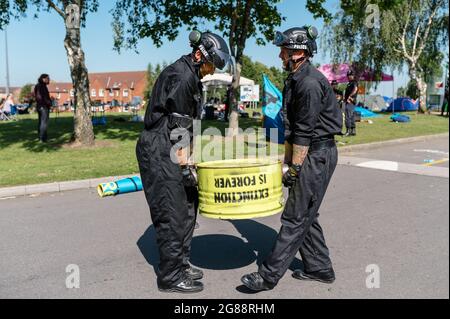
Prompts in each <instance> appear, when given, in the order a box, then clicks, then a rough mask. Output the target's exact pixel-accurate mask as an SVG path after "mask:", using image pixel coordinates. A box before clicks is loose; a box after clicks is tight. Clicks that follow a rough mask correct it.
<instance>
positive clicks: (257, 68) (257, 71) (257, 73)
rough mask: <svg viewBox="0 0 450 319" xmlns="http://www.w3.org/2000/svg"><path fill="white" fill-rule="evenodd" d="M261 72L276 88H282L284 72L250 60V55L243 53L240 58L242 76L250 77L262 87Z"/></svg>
mask: <svg viewBox="0 0 450 319" xmlns="http://www.w3.org/2000/svg"><path fill="white" fill-rule="evenodd" d="M263 74H265V75H267V76H268V77H269V79H270V81H272V83H273V84H274V85H275V86H276V87H277V88H278V89H280V90H281V89H283V86H284V80H285V78H286V73H285V72H284V71H282V70H281V69H277V68H275V67H270V68H269V67H268V66H266V65H265V64H263V63H261V62H257V61H255V62H254V61H252V60H251V59H250V57H248V56H246V55H244V56H243V58H242V76H244V77H246V78H249V79H252V80H254V81H255V84H258V85H259V87H260V89H261V90H262V89H263ZM260 96H262V95H260Z"/></svg>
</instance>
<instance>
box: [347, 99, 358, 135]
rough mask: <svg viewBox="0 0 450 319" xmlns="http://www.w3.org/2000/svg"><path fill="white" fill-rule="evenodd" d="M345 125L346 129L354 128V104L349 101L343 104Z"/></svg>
mask: <svg viewBox="0 0 450 319" xmlns="http://www.w3.org/2000/svg"><path fill="white" fill-rule="evenodd" d="M345 127H346V128H347V129H354V128H356V121H355V105H354V104H351V103H347V104H345Z"/></svg>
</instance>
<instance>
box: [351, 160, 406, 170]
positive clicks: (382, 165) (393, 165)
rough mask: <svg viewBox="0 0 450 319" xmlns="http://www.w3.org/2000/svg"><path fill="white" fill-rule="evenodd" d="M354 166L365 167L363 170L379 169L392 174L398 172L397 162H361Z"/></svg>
mask: <svg viewBox="0 0 450 319" xmlns="http://www.w3.org/2000/svg"><path fill="white" fill-rule="evenodd" d="M356 166H358V167H365V168H373V169H381V170H384V171H392V172H397V171H398V162H391V161H370V162H363V163H361V164H358V165H356Z"/></svg>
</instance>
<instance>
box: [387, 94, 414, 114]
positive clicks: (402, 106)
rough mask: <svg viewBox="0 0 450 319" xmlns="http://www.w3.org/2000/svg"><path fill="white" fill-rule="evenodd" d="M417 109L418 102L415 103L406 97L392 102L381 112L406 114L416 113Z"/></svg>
mask: <svg viewBox="0 0 450 319" xmlns="http://www.w3.org/2000/svg"><path fill="white" fill-rule="evenodd" d="M418 109H419V100H417V101H415V100H412V99H410V98H407V97H399V98H397V99H395V100H394V102H392V103H391V104H390V105H389V107H388V108H387V109H384V110H383V111H382V112H407V111H417V110H418Z"/></svg>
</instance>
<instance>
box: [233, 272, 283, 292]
mask: <svg viewBox="0 0 450 319" xmlns="http://www.w3.org/2000/svg"><path fill="white" fill-rule="evenodd" d="M241 281H242V283H243V284H244V285H245V286H246V287H247V288H248V289H251V290H253V291H263V290H272V289H273V288H274V287H275V285H274V284H271V283H268V282H267V281H266V280H264V278H263V277H261V275H260V274H259V272H254V273H252V274H248V275H245V276H243V277H242V278H241Z"/></svg>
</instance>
